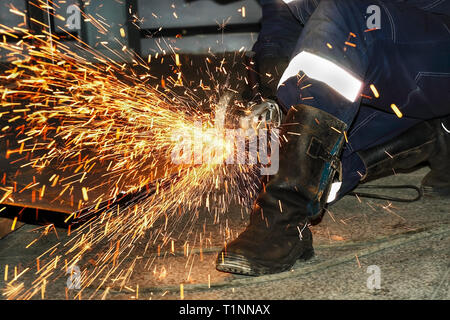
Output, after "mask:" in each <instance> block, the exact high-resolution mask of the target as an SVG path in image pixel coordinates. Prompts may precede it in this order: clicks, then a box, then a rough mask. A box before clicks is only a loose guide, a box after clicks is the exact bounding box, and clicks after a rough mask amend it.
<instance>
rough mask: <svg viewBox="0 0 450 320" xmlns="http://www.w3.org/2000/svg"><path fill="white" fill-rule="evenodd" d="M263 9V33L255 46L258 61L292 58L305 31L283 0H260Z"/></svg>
mask: <svg viewBox="0 0 450 320" xmlns="http://www.w3.org/2000/svg"><path fill="white" fill-rule="evenodd" d="M259 3H260V5H261V8H262V20H261V31H260V33H259V36H258V40H257V41H256V43H255V45H254V46H253V51H254V52H255V54H256V59H257V60H260V59H262V58H265V57H286V58H290V57H291V55H292V52H293V51H294V48H295V45H296V43H297V40H298V38H299V37H300V34H301V31H302V29H303V26H302V24H301V23H300V21H299V20H297V19H296V18H295V17H294V16H293V14H292V13H291V11H290V9H289V7H288V6H287V4H285V3H284V2H283V1H282V0H259Z"/></svg>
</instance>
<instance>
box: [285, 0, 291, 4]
mask: <svg viewBox="0 0 450 320" xmlns="http://www.w3.org/2000/svg"><path fill="white" fill-rule="evenodd" d="M292 1H294V0H283V2H284V3H286V4H288V3H291V2H292Z"/></svg>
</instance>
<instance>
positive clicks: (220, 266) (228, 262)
mask: <svg viewBox="0 0 450 320" xmlns="http://www.w3.org/2000/svg"><path fill="white" fill-rule="evenodd" d="M312 257H314V249H313V248H311V249H308V250H306V251H305V252H304V253H303V254H302V255H301V256H300V257H298V258H297V259H293V262H292V263H284V264H277V265H272V266H270V267H268V266H266V265H264V264H262V263H261V262H258V261H250V260H249V259H247V258H246V257H244V256H243V255H238V254H233V253H227V254H225V255H224V256H223V259H222V257H221V255H219V257H218V258H217V262H216V269H217V270H218V271H222V272H227V273H234V274H240V275H245V276H262V275H267V274H274V273H280V272H283V271H286V270H289V269H290V268H291V267H292V266H293V265H294V264H295V261H297V260H301V261H307V260H309V259H311V258H312ZM222 260H223V261H222Z"/></svg>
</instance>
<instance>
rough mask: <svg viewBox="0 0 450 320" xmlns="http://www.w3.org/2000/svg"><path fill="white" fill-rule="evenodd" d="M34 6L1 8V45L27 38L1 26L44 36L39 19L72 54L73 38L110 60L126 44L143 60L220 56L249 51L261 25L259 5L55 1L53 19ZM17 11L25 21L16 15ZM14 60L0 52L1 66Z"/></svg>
mask: <svg viewBox="0 0 450 320" xmlns="http://www.w3.org/2000/svg"><path fill="white" fill-rule="evenodd" d="M34 1H36V0H8V1H1V2H0V40H1V41H10V42H14V41H18V40H19V39H20V37H21V36H23V34H21V32H20V30H15V32H11V30H8V29H7V28H5V27H2V26H1V25H4V26H6V27H9V28H13V27H16V26H19V27H21V28H26V29H28V30H31V31H34V32H39V31H41V30H42V25H40V24H38V23H35V22H33V19H34V20H37V21H41V22H43V23H44V24H46V25H50V28H49V29H50V30H46V31H51V32H52V33H53V34H56V35H58V36H59V37H61V39H62V41H63V42H64V44H65V45H68V46H71V47H73V50H77V48H76V42H75V41H74V37H80V38H81V39H82V40H83V41H84V42H85V43H87V44H89V45H90V46H91V47H93V48H95V49H97V50H99V51H100V52H102V53H104V54H106V55H110V54H109V50H107V49H105V48H104V44H105V43H106V42H107V43H108V46H109V47H110V48H112V49H120V47H121V44H120V42H122V43H125V44H127V45H128V47H129V48H131V49H133V50H134V51H135V52H136V53H138V54H140V55H142V56H144V57H145V56H148V55H149V54H156V53H160V54H172V53H173V52H174V51H175V52H177V53H188V54H205V53H208V52H212V53H220V52H231V51H238V50H241V51H243V50H250V49H251V47H252V45H253V43H254V42H255V41H256V38H257V34H258V31H259V21H260V19H261V8H260V6H259V4H258V1H257V0H171V1H160V0H108V1H102V0H53V3H54V5H52V2H49V7H51V8H52V9H51V10H52V11H51V13H53V14H48V13H46V12H42V11H41V10H39V9H36V7H35V6H33V5H32V3H33V2H34ZM44 1H45V0H44ZM16 9H17V11H20V12H25V13H26V16H25V17H23V16H21V15H18V14H17V13H14V12H15V11H16ZM80 10H81V11H80ZM82 12H84V13H85V14H88V15H89V14H90V15H92V16H93V17H95V18H96V19H98V20H99V21H100V22H101V24H102V25H103V26H104V27H105V28H106V29H107V31H108V32H107V33H103V34H102V33H100V32H98V30H97V29H96V28H94V27H93V26H92V25H91V24H90V23H86V22H85V21H84V20H85V19H86V17H85V16H83V14H82ZM58 17H63V18H62V19H60V18H58ZM31 18H33V19H31ZM11 34H13V36H12V35H11ZM110 56H111V55H110ZM111 57H113V56H111ZM11 59H12V57H10V56H8V52H5V50H2V49H1V48H0V61H2V62H5V61H9V60H11ZM114 59H116V60H120V59H121V58H119V57H117V56H114Z"/></svg>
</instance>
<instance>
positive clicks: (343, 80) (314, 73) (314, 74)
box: [278, 51, 362, 102]
mask: <svg viewBox="0 0 450 320" xmlns="http://www.w3.org/2000/svg"><path fill="white" fill-rule="evenodd" d="M300 71H303V72H304V73H305V74H306V75H307V76H308V77H310V78H311V79H314V80H318V81H321V82H324V83H326V84H327V85H329V86H330V87H331V88H333V89H334V90H336V91H337V92H338V93H339V94H341V95H342V96H344V97H345V98H346V99H348V100H350V101H351V102H355V100H356V98H357V97H358V95H359V92H360V90H361V87H362V82H361V81H360V80H358V79H356V78H355V77H354V76H352V75H351V74H350V73H348V72H347V71H345V70H344V69H342V68H341V67H339V66H338V65H336V64H334V63H333V62H331V61H329V60H327V59H324V58H321V57H319V56H317V55H315V54H312V53H309V52H306V51H302V52H300V53H299V54H298V55H296V56H295V57H294V58H293V59H292V60H291V62H289V65H288V67H287V68H286V70H285V71H284V73H283V76H282V77H281V79H280V82H279V83H278V87H280V86H281V85H282V84H283V83H284V82H285V81H286V80H288V79H289V78H291V77H294V76H296V75H297V74H298V73H299V72H300Z"/></svg>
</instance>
